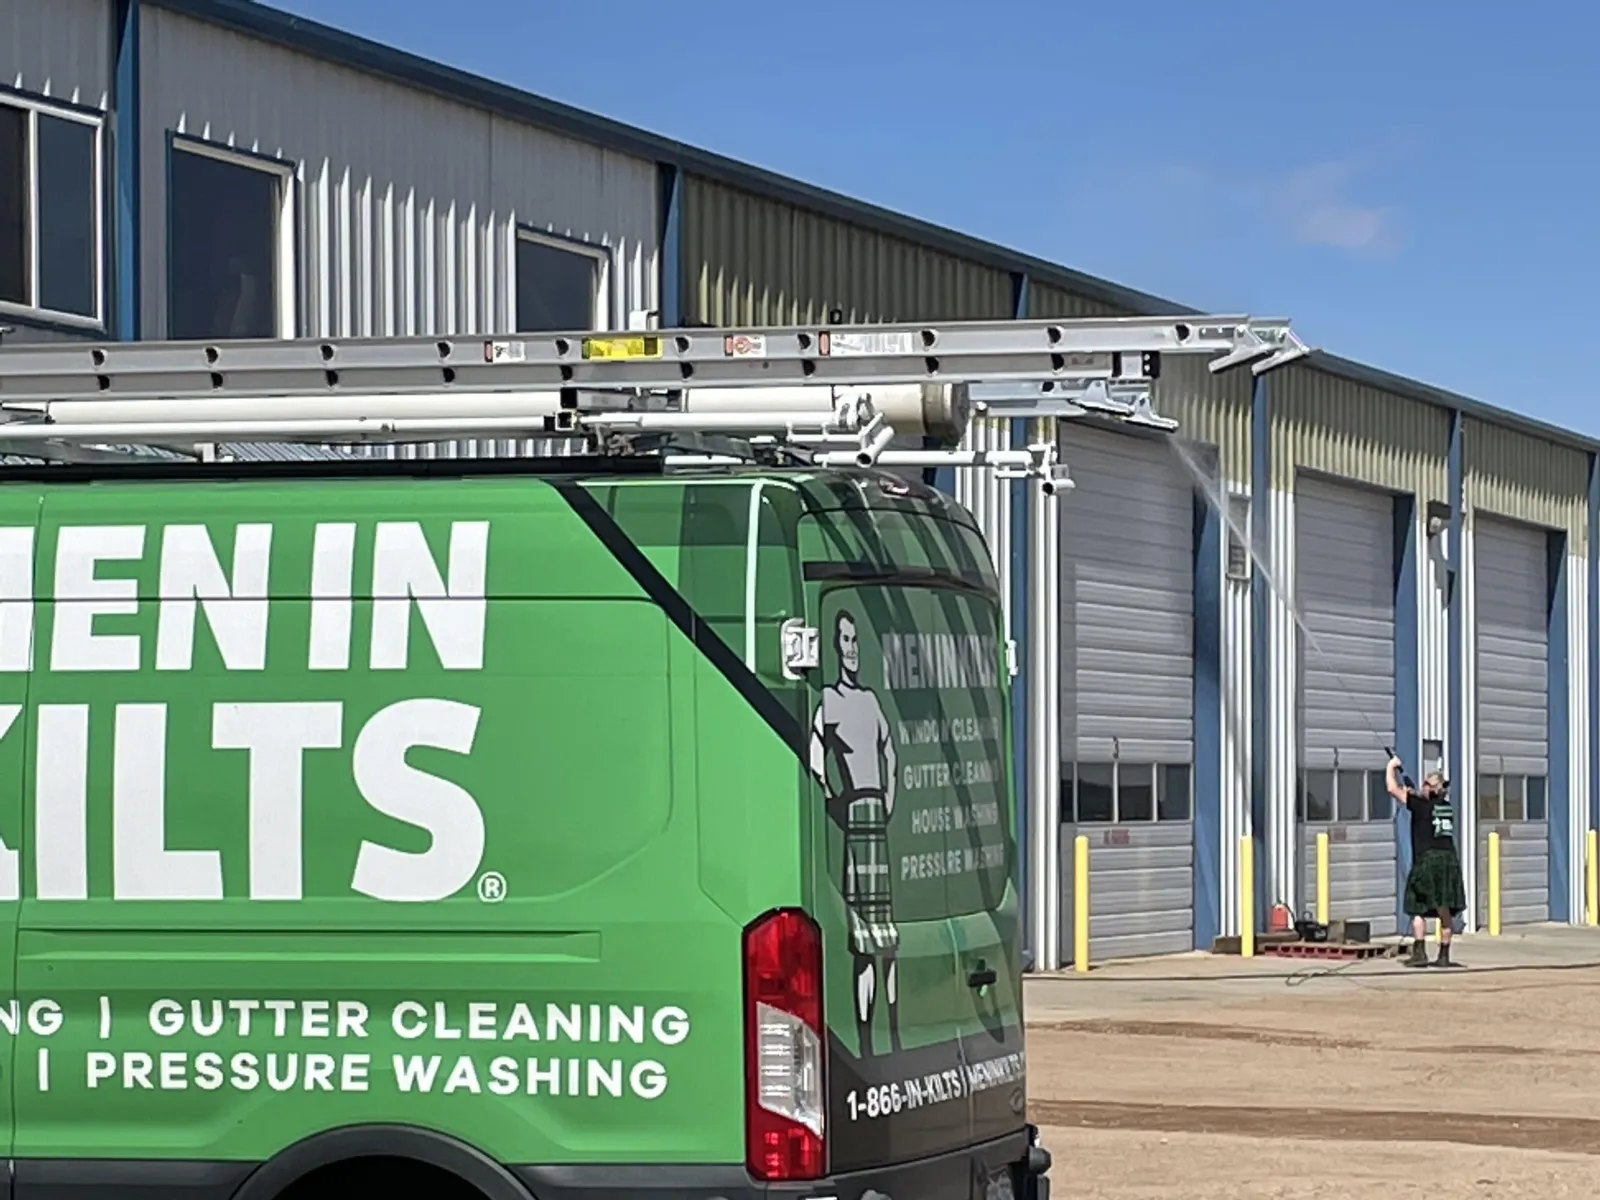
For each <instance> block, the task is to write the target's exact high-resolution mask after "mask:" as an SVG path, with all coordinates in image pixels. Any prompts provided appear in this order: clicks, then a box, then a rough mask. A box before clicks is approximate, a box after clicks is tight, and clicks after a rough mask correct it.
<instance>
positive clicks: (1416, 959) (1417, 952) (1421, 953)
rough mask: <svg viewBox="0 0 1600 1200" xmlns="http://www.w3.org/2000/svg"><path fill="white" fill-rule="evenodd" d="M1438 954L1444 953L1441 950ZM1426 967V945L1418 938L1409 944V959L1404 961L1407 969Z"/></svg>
mask: <svg viewBox="0 0 1600 1200" xmlns="http://www.w3.org/2000/svg"><path fill="white" fill-rule="evenodd" d="M1440 953H1441V954H1442V953H1444V951H1443V950H1442V949H1441V950H1440ZM1427 965H1428V943H1427V942H1424V941H1422V940H1421V939H1420V938H1419V939H1418V940H1416V941H1414V942H1412V943H1411V957H1410V958H1408V959H1406V966H1408V967H1425V966H1427Z"/></svg>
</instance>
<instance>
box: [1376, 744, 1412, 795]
mask: <svg viewBox="0 0 1600 1200" xmlns="http://www.w3.org/2000/svg"><path fill="white" fill-rule="evenodd" d="M1383 752H1384V753H1385V754H1387V755H1388V756H1389V757H1390V758H1399V757H1400V756H1399V755H1398V754H1396V753H1395V749H1394V747H1393V746H1385V747H1384V748H1383ZM1400 782H1401V783H1403V784H1405V785H1406V787H1407V788H1408V789H1409V790H1410V791H1413V792H1414V791H1416V790H1417V785H1416V784H1415V783H1413V782H1412V779H1411V776H1409V775H1407V774H1406V768H1405V764H1404V763H1402V764H1401V766H1400Z"/></svg>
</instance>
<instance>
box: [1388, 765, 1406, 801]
mask: <svg viewBox="0 0 1600 1200" xmlns="http://www.w3.org/2000/svg"><path fill="white" fill-rule="evenodd" d="M1404 769H1405V764H1404V763H1402V762H1401V761H1400V760H1399V758H1391V759H1390V760H1389V769H1388V771H1387V772H1386V775H1387V779H1386V780H1385V782H1386V783H1387V784H1388V785H1389V795H1391V796H1393V797H1394V798H1395V799H1396V800H1397V801H1398V802H1399V803H1401V804H1404V803H1406V801H1407V800H1408V799H1410V796H1411V793H1410V791H1409V790H1408V789H1407V788H1406V785H1405V784H1404V783H1402V782H1400V772H1401V771H1403V770H1404Z"/></svg>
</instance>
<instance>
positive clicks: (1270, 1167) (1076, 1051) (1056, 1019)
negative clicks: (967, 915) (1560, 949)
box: [1028, 959, 1600, 1200]
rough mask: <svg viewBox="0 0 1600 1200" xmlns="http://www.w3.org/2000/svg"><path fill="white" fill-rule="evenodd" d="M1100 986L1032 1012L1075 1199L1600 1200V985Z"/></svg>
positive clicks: (1060, 1159)
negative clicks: (1409, 1199)
mask: <svg viewBox="0 0 1600 1200" xmlns="http://www.w3.org/2000/svg"><path fill="white" fill-rule="evenodd" d="M1191 961H1192V960H1191ZM1232 962H1233V964H1234V966H1233V968H1232V969H1233V970H1235V971H1238V970H1240V966H1239V960H1237V959H1235V960H1232ZM1100 982H1101V981H1100V980H1097V979H1094V978H1093V977H1091V978H1090V979H1088V980H1083V981H1071V980H1062V981H1059V982H1058V981H1054V980H1051V981H1046V984H1045V988H1044V989H1041V990H1040V992H1038V993H1036V994H1041V995H1044V996H1045V997H1046V1002H1045V1003H1043V1004H1036V1003H1034V1002H1033V994H1030V1002H1029V1006H1028V1007H1029V1014H1030V1029H1029V1040H1028V1060H1029V1077H1030V1083H1029V1088H1030V1098H1029V1110H1030V1114H1031V1119H1032V1120H1033V1121H1035V1122H1036V1123H1037V1124H1039V1125H1040V1126H1041V1127H1043V1128H1044V1130H1045V1135H1044V1138H1045V1144H1046V1145H1047V1146H1048V1147H1049V1149H1050V1151H1051V1152H1052V1154H1053V1155H1054V1157H1055V1166H1054V1168H1053V1170H1052V1171H1051V1177H1052V1180H1053V1188H1052V1190H1053V1192H1054V1194H1055V1195H1056V1196H1057V1197H1060V1198H1062V1200H1067V1198H1069V1197H1070V1198H1071V1200H1132V1198H1134V1197H1139V1198H1141V1200H1142V1198H1147V1197H1148V1198H1155V1197H1162V1198H1166V1197H1173V1198H1176V1197H1185V1198H1189V1197H1193V1198H1196V1200H1204V1198H1211V1197H1215V1198H1218V1200H1221V1198H1222V1197H1228V1198H1229V1200H1265V1198H1266V1197H1273V1198H1274V1200H1288V1198H1295V1200H1299V1198H1303V1197H1304V1198H1309V1197H1330V1198H1331V1197H1335V1196H1337V1197H1339V1198H1340V1200H1369V1198H1370V1200H1378V1198H1380V1197H1381V1198H1383V1200H1402V1198H1405V1197H1412V1196H1415V1197H1428V1200H1456V1198H1458V1197H1461V1198H1465V1197H1474V1198H1477V1197H1493V1198H1495V1200H1501V1198H1504V1200H1522V1198H1525V1197H1526V1198H1533V1197H1538V1198H1540V1200H1543V1198H1545V1197H1551V1198H1555V1197H1566V1196H1571V1197H1586V1198H1589V1200H1592V1198H1594V1197H1597V1196H1600V968H1594V967H1590V968H1587V969H1571V970H1559V971H1555V970H1525V969H1515V968H1504V969H1496V970H1486V971H1476V972H1475V971H1472V970H1470V969H1469V970H1463V971H1456V972H1438V971H1426V972H1409V973H1407V972H1405V971H1404V969H1403V968H1401V967H1399V966H1398V965H1397V964H1394V963H1386V964H1371V965H1367V964H1363V966H1362V968H1361V970H1360V971H1359V972H1355V973H1341V974H1340V975H1339V977H1338V978H1336V979H1329V980H1327V981H1325V982H1323V981H1319V980H1316V979H1312V980H1311V981H1309V982H1307V981H1306V980H1305V979H1303V978H1302V979H1298V980H1296V979H1293V978H1288V977H1285V976H1284V974H1283V973H1282V972H1281V969H1280V974H1279V975H1278V976H1277V977H1271V978H1265V979H1262V980H1260V981H1258V982H1257V983H1255V984H1253V985H1251V984H1246V985H1242V986H1241V985H1239V984H1238V983H1234V984H1233V985H1231V986H1227V985H1223V984H1221V983H1218V984H1216V985H1208V984H1206V983H1204V982H1201V983H1194V982H1190V983H1186V984H1184V985H1183V986H1181V987H1176V986H1174V985H1173V984H1171V983H1170V982H1162V981H1156V980H1151V981H1144V980H1140V979H1138V978H1129V979H1125V980H1118V981H1115V982H1114V986H1113V988H1103V987H1100V988H1097V984H1099V983H1100ZM1297 983H1298V984H1300V985H1301V986H1293V985H1294V984H1297ZM1045 989H1048V990H1045ZM1164 992H1165V993H1172V995H1171V996H1170V997H1168V998H1164ZM1124 994H1125V996H1126V999H1123V996H1124ZM1586 1114H1587V1115H1586Z"/></svg>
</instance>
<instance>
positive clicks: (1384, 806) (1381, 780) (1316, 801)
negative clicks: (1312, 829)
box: [1299, 767, 1394, 825]
mask: <svg viewBox="0 0 1600 1200" xmlns="http://www.w3.org/2000/svg"><path fill="white" fill-rule="evenodd" d="M1299 807H1300V820H1301V821H1302V822H1303V823H1305V824H1307V825H1332V824H1335V823H1337V824H1340V825H1353V824H1356V823H1357V822H1361V821H1392V820H1393V819H1394V800H1393V799H1392V798H1391V797H1390V795H1389V783H1388V780H1387V779H1386V778H1385V776H1384V773H1383V772H1382V771H1362V770H1358V769H1355V768H1351V767H1340V768H1339V769H1338V770H1334V771H1318V770H1312V771H1305V770H1303V771H1301V772H1300V806H1299Z"/></svg>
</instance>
